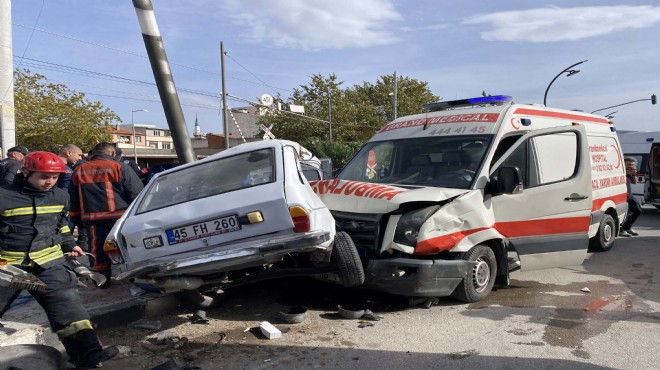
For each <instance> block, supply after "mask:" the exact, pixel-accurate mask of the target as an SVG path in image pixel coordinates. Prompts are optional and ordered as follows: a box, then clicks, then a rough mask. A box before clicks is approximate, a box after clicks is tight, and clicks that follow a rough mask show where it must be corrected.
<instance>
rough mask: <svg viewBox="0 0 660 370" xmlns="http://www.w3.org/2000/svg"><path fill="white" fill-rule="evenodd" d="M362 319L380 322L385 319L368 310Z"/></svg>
mask: <svg viewBox="0 0 660 370" xmlns="http://www.w3.org/2000/svg"><path fill="white" fill-rule="evenodd" d="M362 318H363V319H365V320H371V321H378V320H382V319H383V317H382V316H378V315H376V314H375V313H373V311H371V310H370V309H366V310H364V315H362Z"/></svg>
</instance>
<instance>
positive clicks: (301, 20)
mask: <svg viewBox="0 0 660 370" xmlns="http://www.w3.org/2000/svg"><path fill="white" fill-rule="evenodd" d="M225 7H226V10H227V12H228V13H229V14H231V15H230V17H231V19H232V21H233V22H234V23H235V24H237V25H242V26H244V27H246V28H247V31H246V33H245V34H244V35H243V36H244V37H246V38H247V39H248V40H250V41H252V42H258V43H272V44H274V45H276V46H279V47H287V48H295V49H303V50H323V49H342V48H351V47H369V46H376V45H386V44H391V43H394V42H396V41H398V38H397V36H396V34H395V31H394V28H393V27H392V26H391V23H392V22H395V21H399V20H401V19H402V16H401V15H400V14H399V13H398V12H397V11H396V10H395V9H394V5H393V1H392V0H359V1H355V0H335V1H324V0H280V1H277V2H267V5H266V3H265V2H264V1H261V0H243V1H239V0H229V1H227V2H226V3H225Z"/></svg>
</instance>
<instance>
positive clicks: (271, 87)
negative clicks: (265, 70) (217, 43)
mask: <svg viewBox="0 0 660 370" xmlns="http://www.w3.org/2000/svg"><path fill="white" fill-rule="evenodd" d="M225 55H226V56H227V57H229V59H231V60H232V61H234V63H236V64H238V65H239V66H240V67H241V68H243V69H244V70H246V71H247V72H248V73H249V74H251V75H252V77H254V78H256V79H257V80H259V81H260V82H261V83H262V84H264V86H266V87H269V88H270V89H271V90H273V92H275V90H276V89H278V90H284V91H288V92H293V90H288V89H279V88H275V87H273V86H270V85H268V84H267V83H265V82H264V81H263V80H262V79H260V78H259V77H257V75H255V74H254V73H252V71H250V70H249V69H247V68H245V67H244V66H243V65H242V64H241V63H239V62H238V61H237V60H236V59H234V58H232V56H231V55H229V54H228V53H227V52H225Z"/></svg>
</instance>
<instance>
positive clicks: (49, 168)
mask: <svg viewBox="0 0 660 370" xmlns="http://www.w3.org/2000/svg"><path fill="white" fill-rule="evenodd" d="M23 168H25V169H26V170H28V171H30V172H59V173H62V172H65V171H66V168H65V167H64V162H62V160H61V159H60V157H58V156H56V155H55V154H53V153H51V152H32V153H29V154H28V155H26V156H25V157H24V158H23Z"/></svg>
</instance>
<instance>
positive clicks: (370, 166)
mask: <svg viewBox="0 0 660 370" xmlns="http://www.w3.org/2000/svg"><path fill="white" fill-rule="evenodd" d="M426 108H427V109H428V110H429V112H428V113H424V114H418V115H414V116H408V117H401V118H399V119H397V120H395V121H393V122H391V123H389V124H387V125H386V126H385V127H383V128H382V129H381V130H380V131H379V132H378V133H376V134H375V135H374V136H373V137H372V138H371V139H370V140H369V142H368V143H367V144H365V146H364V147H363V148H362V149H361V150H360V151H359V152H358V153H357V154H356V155H355V156H354V157H353V159H351V161H350V162H349V163H348V164H347V165H346V166H345V167H344V168H343V169H342V170H341V172H340V173H339V174H338V175H337V177H336V178H335V179H334V180H323V181H317V182H314V183H312V187H313V189H314V190H315V192H316V193H317V194H319V196H320V197H321V199H322V200H323V202H324V203H325V204H326V205H327V206H328V208H329V209H330V210H331V212H332V214H333V216H334V217H335V220H336V223H337V226H338V229H339V230H342V231H345V232H347V233H348V234H349V235H350V236H351V237H352V239H353V241H354V242H355V244H356V246H357V247H358V250H359V252H360V254H361V257H362V260H363V262H364V264H365V274H366V280H365V285H366V286H368V287H370V288H373V289H376V290H382V291H386V292H389V293H394V294H400V295H405V296H426V297H433V296H448V295H452V296H454V297H455V298H457V299H460V300H463V301H467V302H474V301H478V300H481V299H483V298H485V297H486V296H487V295H488V294H489V293H490V291H491V289H492V287H493V284H495V283H497V284H499V285H508V283H509V271H511V270H513V269H515V268H518V267H520V268H522V269H523V270H533V269H541V268H551V267H558V266H568V265H577V264H580V263H582V261H583V260H584V258H585V256H586V253H587V249H588V248H589V249H592V250H596V251H606V250H609V249H610V248H612V244H613V243H614V239H615V237H616V235H617V232H618V230H619V225H620V224H621V222H622V221H623V219H624V216H625V214H626V213H627V209H628V205H627V202H626V199H627V193H626V179H625V166H624V164H623V157H622V153H621V149H620V145H619V141H618V139H617V136H616V133H615V128H614V127H613V126H612V124H611V123H610V122H609V121H608V120H607V119H606V118H604V117H601V116H596V115H592V114H586V113H582V112H574V111H566V110H559V109H551V108H546V107H543V106H538V105H523V104H513V103H511V97H508V96H501V95H500V96H490V97H480V98H473V99H464V100H457V101H448V102H440V103H433V104H429V105H427V106H426Z"/></svg>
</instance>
